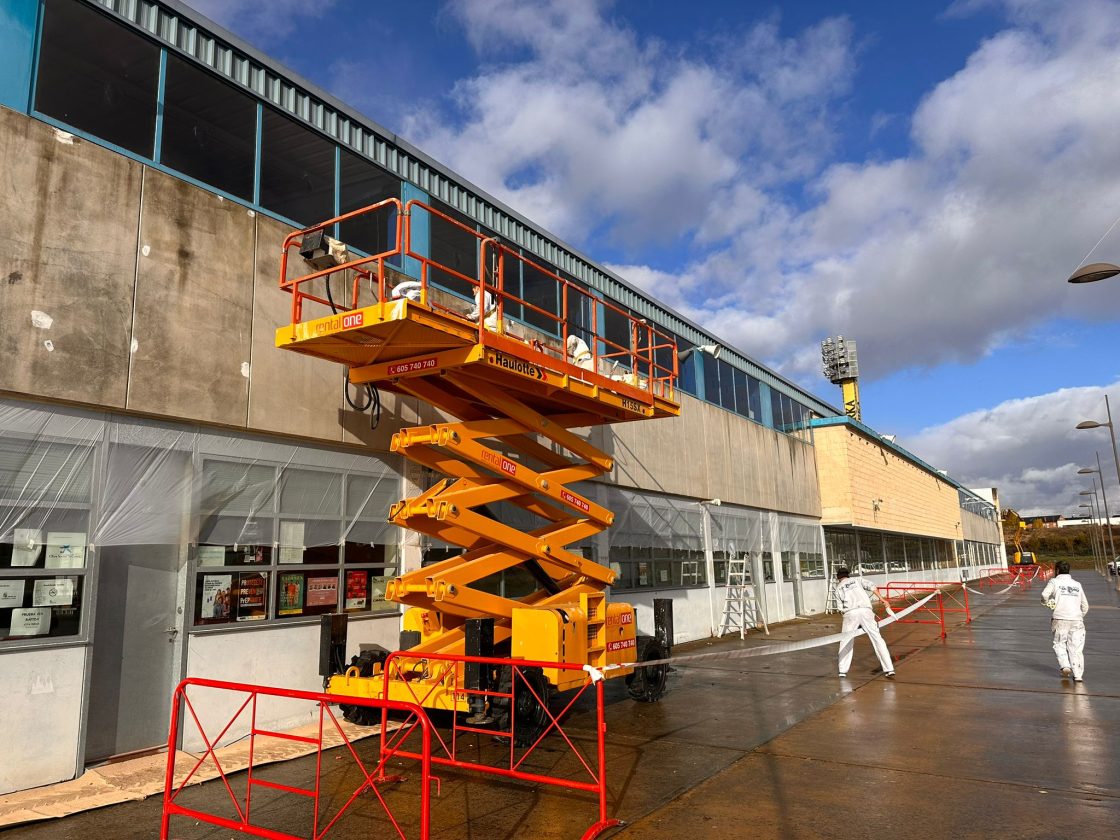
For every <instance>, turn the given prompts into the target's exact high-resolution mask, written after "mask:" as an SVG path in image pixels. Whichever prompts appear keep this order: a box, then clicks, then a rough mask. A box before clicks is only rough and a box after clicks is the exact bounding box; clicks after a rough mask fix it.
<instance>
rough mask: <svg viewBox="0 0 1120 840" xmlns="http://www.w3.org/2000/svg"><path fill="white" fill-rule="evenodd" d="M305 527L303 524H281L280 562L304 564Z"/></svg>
mask: <svg viewBox="0 0 1120 840" xmlns="http://www.w3.org/2000/svg"><path fill="white" fill-rule="evenodd" d="M303 540H304V526H303V523H302V522H281V523H280V562H281V563H302V562H303Z"/></svg>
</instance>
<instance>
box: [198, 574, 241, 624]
mask: <svg viewBox="0 0 1120 840" xmlns="http://www.w3.org/2000/svg"><path fill="white" fill-rule="evenodd" d="M232 587H233V575H204V576H203V578H202V613H201V614H200V617H201V618H209V619H222V620H224V619H228V618H229V606H230V603H229V602H230V597H231V596H232V594H233V589H232Z"/></svg>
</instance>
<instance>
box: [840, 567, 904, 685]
mask: <svg viewBox="0 0 1120 840" xmlns="http://www.w3.org/2000/svg"><path fill="white" fill-rule="evenodd" d="M848 575H849V572H848V570H847V569H845V568H844V567H843V566H841V567H840V568H838V569H837V570H836V603H837V604H838V605H839V606H840V612H842V613H843V614H844V625H843V627H842V628H841V629H842V630H843V632H844V633H845V634H848V633H852V632H853V631H855V630H859V629H862V630H863V632H864V633H866V634H867V638H868V639H870V640H871V647H872V648H874V650H875V655H876V656H878V657H879V664H880V665H881V666H882V667H883V673H884V674H885V675H886V676H888V677H893V676H894V663H893V662H891V652H890V651H889V650H888V649H887V643H886V642H885V641H883V637H882V635H880V633H879V625H878V624H877V623H876V622H875V613H874V612H873V611H872V609H871V599H872V598H873V597H874V598H879V600H880V601H883V604H884V605H885V606H886V608H887V612H888V613H890V614H891V615H894V610H892V609H891V605H890V604H888V603H887V602H886V601H885V600H883V599H882V598H880V597H879V593H878V592H876V591H875V587H874V586H872V585H871V584H870V583H868V582H867V581H865V580H864V579H863V578H859V579H858V580H857V579H855V578H852V577H849V576H848ZM855 646H856V637H855V636H854V635H853V636H851V637H850V638H846V639H844V641H842V642H841V643H840V676H841V677H846V676H848V668H849V667H850V666H851V664H852V653H853V652H854V650H855Z"/></svg>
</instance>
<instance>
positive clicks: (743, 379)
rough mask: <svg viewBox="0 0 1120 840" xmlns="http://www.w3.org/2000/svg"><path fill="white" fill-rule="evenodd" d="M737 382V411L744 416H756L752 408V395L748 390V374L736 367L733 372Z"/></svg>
mask: <svg viewBox="0 0 1120 840" xmlns="http://www.w3.org/2000/svg"><path fill="white" fill-rule="evenodd" d="M732 376H733V378H734V383H735V411H736V412H737V413H739V414H741V415H743V416H744V417H754V413H753V412H752V411H751V410H750V395H749V393H748V392H747V375H746V374H745V373H743V371H741V370H739V369H738V368H735V369H734V370H733V372H732Z"/></svg>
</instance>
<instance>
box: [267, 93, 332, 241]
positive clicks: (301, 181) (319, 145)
mask: <svg viewBox="0 0 1120 840" xmlns="http://www.w3.org/2000/svg"><path fill="white" fill-rule="evenodd" d="M334 156H335V146H334V144H333V143H331V142H330V141H329V140H327V139H326V138H325V137H321V136H320V135H318V134H316V133H315V132H314V131H312V130H311V129H309V128H304V127H303V126H301V125H299V124H298V123H296V122H295V121H294V120H290V119H288V118H287V117H285V116H281V115H280V114H278V113H277V112H276V111H273V110H272V109H271V108H265V109H264V123H263V125H262V126H261V195H260V203H261V206H262V207H264V208H265V209H266V210H271V211H272V212H273V213H278V214H279V215H281V216H284V217H285V218H288V219H291V220H292V221H294V222H296V223H297V224H300V225H313V224H315V223H317V222H322V221H325V220H327V219H329V218H331V217H332V216H334V215H335V213H334Z"/></svg>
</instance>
